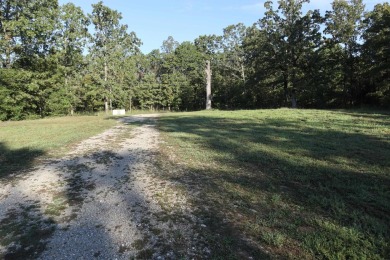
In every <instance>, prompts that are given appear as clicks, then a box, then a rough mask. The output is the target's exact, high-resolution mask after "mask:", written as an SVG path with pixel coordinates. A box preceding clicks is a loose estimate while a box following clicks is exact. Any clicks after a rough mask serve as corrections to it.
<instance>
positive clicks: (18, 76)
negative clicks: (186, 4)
mask: <svg viewBox="0 0 390 260" xmlns="http://www.w3.org/2000/svg"><path fill="white" fill-rule="evenodd" d="M308 2H309V1H308V0H280V1H277V3H276V2H275V3H273V2H272V1H267V2H266V3H265V9H266V11H265V14H264V16H263V17H262V18H261V19H260V20H258V21H257V22H256V23H254V24H253V25H252V26H249V27H246V26H245V25H243V24H241V23H239V24H236V25H230V26H228V27H226V28H224V29H223V33H222V34H221V35H202V36H199V37H198V38H197V39H195V40H194V41H192V42H190V41H186V42H182V43H179V42H177V41H175V39H174V38H173V37H171V36H169V37H168V38H167V40H165V41H164V42H163V43H162V46H161V49H160V50H159V49H156V50H153V51H151V52H150V53H148V54H143V53H142V52H141V51H140V46H141V44H142V42H141V40H140V39H139V38H138V37H137V35H136V33H134V32H129V29H128V26H127V25H124V24H122V23H121V19H122V15H121V13H119V12H118V11H116V10H112V9H111V8H109V7H107V6H105V5H104V4H103V3H102V2H98V3H97V4H93V5H92V12H91V13H90V14H85V13H84V12H83V10H82V9H81V8H80V7H77V6H75V5H74V4H72V3H68V4H65V5H62V6H60V5H59V4H58V1H57V0H0V65H1V68H0V101H1V102H0V120H10V119H12V120H20V119H26V118H34V117H44V116H48V115H65V114H73V113H75V112H77V113H80V112H94V111H101V110H106V111H109V110H110V109H113V108H125V109H128V110H129V109H132V108H138V109H151V110H154V109H156V110H180V111H192V110H199V109H204V107H205V102H206V89H205V87H206V74H205V66H206V61H210V62H211V67H212V88H213V95H212V99H213V107H214V108H218V109H247V108H277V107H293V108H295V107H302V108H347V107H356V106H362V105H367V106H382V107H389V106H390V44H389V43H390V31H389V30H390V5H389V4H388V3H383V4H378V5H376V6H375V8H374V9H373V10H371V11H366V10H365V6H364V3H363V1H362V0H335V1H334V2H333V3H332V10H330V11H327V12H326V14H325V15H321V13H320V12H319V10H310V11H308V12H307V13H303V11H302V7H303V5H304V4H305V3H308Z"/></svg>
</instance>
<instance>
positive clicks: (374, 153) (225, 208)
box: [159, 113, 390, 258]
mask: <svg viewBox="0 0 390 260" xmlns="http://www.w3.org/2000/svg"><path fill="white" fill-rule="evenodd" d="M352 114H353V113H352ZM366 116H368V117H369V115H366ZM374 118H376V117H374ZM377 119H380V120H381V123H382V124H389V121H388V120H386V119H388V118H385V117H379V118H377ZM307 121H308V120H307V119H306V118H305V117H302V118H301V120H294V119H288V118H279V119H273V118H262V119H250V118H246V119H237V118H236V119H230V118H220V117H213V116H210V115H208V116H183V117H178V118H170V117H163V118H161V119H160V123H159V124H160V126H159V128H160V130H161V131H162V132H163V133H165V134H166V136H168V137H167V138H168V139H169V136H172V137H173V138H172V139H170V140H171V142H169V144H170V145H173V146H172V147H164V149H165V150H169V149H172V150H173V151H175V153H176V154H177V156H178V157H179V158H180V160H179V161H182V162H184V166H182V168H183V172H182V173H180V174H171V175H166V176H167V178H171V179H173V180H175V181H179V182H182V183H184V184H185V185H186V186H187V187H188V188H189V189H194V188H195V189H198V190H199V191H200V193H199V195H198V196H197V197H196V198H195V201H196V204H197V205H198V206H199V207H200V208H204V207H205V206H208V207H211V208H214V210H213V211H214V212H212V214H211V217H210V219H211V220H214V221H217V224H214V225H212V226H215V227H216V229H218V226H223V217H228V218H230V226H231V227H233V230H234V231H235V232H234V233H238V234H241V235H244V236H247V237H249V238H250V239H251V240H253V241H254V243H255V244H256V243H257V245H258V249H261V248H262V247H263V246H265V247H266V248H267V249H268V250H270V251H271V252H272V255H274V256H284V257H302V258H305V257H309V256H310V255H311V256H316V257H325V258H333V257H336V256H337V255H338V256H341V257H347V258H348V257H351V258H364V257H368V258H375V257H380V258H381V257H385V258H386V257H388V256H389V253H390V251H389V247H388V245H389V244H388V242H389V239H390V230H389V224H388V223H390V193H389V190H388V187H390V176H389V169H390V162H389V160H388V158H390V143H389V140H388V137H386V136H385V135H384V136H383V137H380V136H375V135H371V134H367V131H369V130H370V127H369V126H367V125H364V124H362V125H360V124H354V122H353V121H348V120H338V119H337V118H336V119H334V118H330V119H328V120H325V121H319V122H316V123H313V122H307ZM162 153H163V154H164V153H165V154H167V152H166V151H162ZM166 156H167V157H168V155H166ZM165 159H166V160H168V158H165ZM215 216H221V217H215ZM233 248H234V246H233Z"/></svg>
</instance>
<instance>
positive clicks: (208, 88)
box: [206, 61, 212, 110]
mask: <svg viewBox="0 0 390 260" xmlns="http://www.w3.org/2000/svg"><path fill="white" fill-rule="evenodd" d="M211 75H212V72H211V68H210V61H206V81H207V85H206V110H209V109H211Z"/></svg>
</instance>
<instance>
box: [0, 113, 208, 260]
mask: <svg viewBox="0 0 390 260" xmlns="http://www.w3.org/2000/svg"><path fill="white" fill-rule="evenodd" d="M155 120H156V115H147V116H134V117H128V118H124V119H122V120H121V123H120V124H118V125H117V126H116V127H114V128H112V129H109V130H108V131H106V132H104V133H102V134H100V135H98V136H95V137H93V138H90V139H88V140H85V141H84V142H82V143H80V144H79V145H78V146H77V147H76V149H75V150H74V151H72V152H71V153H70V154H68V155H67V156H66V157H64V158H62V159H60V160H56V161H51V162H47V163H45V164H43V165H41V166H39V167H38V168H37V169H35V170H34V171H32V172H30V173H28V174H27V175H25V176H24V177H23V179H18V180H14V181H13V182H11V183H8V184H1V186H0V242H1V243H0V258H5V259H15V258H20V259H23V258H39V259H90V258H94V257H95V258H101V259H115V258H117V259H129V258H133V257H135V258H142V259H151V258H155V259H175V258H179V257H181V256H186V257H189V258H192V257H195V258H196V257H205V256H207V254H208V253H209V252H208V249H207V247H205V246H204V245H201V243H199V241H197V238H196V236H197V234H196V233H194V232H195V231H194V230H196V229H194V225H195V223H196V222H197V221H196V218H195V217H194V215H193V214H192V212H191V207H190V204H189V203H188V202H187V201H186V197H185V196H184V195H183V194H180V193H179V192H178V189H172V187H174V186H175V183H167V182H166V181H161V180H159V178H158V174H156V169H155V167H154V160H155V159H156V156H155V154H156V149H157V148H158V142H159V134H158V131H157V130H156V129H155Z"/></svg>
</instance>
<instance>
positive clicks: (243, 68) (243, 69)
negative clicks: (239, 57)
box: [241, 64, 246, 83]
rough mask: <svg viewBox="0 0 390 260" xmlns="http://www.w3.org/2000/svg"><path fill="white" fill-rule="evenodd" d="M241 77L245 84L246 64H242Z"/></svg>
mask: <svg viewBox="0 0 390 260" xmlns="http://www.w3.org/2000/svg"><path fill="white" fill-rule="evenodd" d="M241 77H242V81H243V82H244V83H245V81H246V78H245V67H244V64H241Z"/></svg>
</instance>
